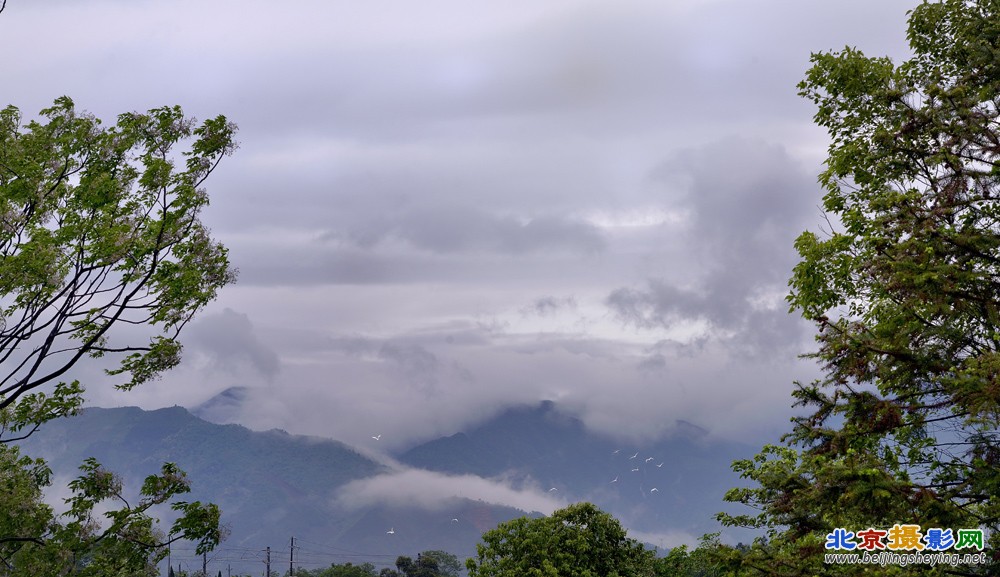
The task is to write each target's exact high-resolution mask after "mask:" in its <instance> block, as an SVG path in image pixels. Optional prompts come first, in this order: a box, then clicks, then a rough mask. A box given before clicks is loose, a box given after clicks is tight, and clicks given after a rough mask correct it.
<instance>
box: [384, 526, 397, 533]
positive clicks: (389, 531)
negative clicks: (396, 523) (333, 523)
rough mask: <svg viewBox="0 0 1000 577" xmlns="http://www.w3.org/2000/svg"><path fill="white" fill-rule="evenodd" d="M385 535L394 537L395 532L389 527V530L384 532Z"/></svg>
mask: <svg viewBox="0 0 1000 577" xmlns="http://www.w3.org/2000/svg"><path fill="white" fill-rule="evenodd" d="M386 534H388V535H395V534H396V530H395V529H393V528H392V527H389V530H388V531H386Z"/></svg>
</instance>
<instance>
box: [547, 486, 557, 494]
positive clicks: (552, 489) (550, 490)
mask: <svg viewBox="0 0 1000 577" xmlns="http://www.w3.org/2000/svg"><path fill="white" fill-rule="evenodd" d="M558 490H559V489H556V488H555V487H552V488H551V489H549V493H551V492H552V491H558Z"/></svg>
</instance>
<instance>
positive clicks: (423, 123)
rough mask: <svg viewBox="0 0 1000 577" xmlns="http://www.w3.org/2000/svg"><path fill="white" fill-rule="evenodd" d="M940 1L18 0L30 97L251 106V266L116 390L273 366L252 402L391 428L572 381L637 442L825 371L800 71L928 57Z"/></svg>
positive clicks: (212, 386)
mask: <svg viewBox="0 0 1000 577" xmlns="http://www.w3.org/2000/svg"><path fill="white" fill-rule="evenodd" d="M914 4H915V2H914V1H913V0H891V1H884V2H867V1H861V0H849V1H842V0H837V1H834V0H821V1H817V2H805V3H803V2H787V1H782V0H765V1H762V2H754V3H748V2H741V1H737V0H719V1H702V0H696V1H690V2H679V3H673V2H658V1H653V0H624V1H621V2H593V1H584V2H579V1H576V0H558V1H554V2H544V3H539V2H530V1H527V0H516V1H513V2H504V3H502V4H493V5H484V4H481V3H468V2H458V1H455V0H433V1H431V2H420V3H398V2H389V1H386V0H373V1H369V2H363V3H359V2H345V1H319V0H292V1H289V2H283V3H280V4H275V3H272V2H261V1H259V0H249V1H247V0H240V1H239V2H237V1H236V0H208V1H203V0H198V1H197V2H195V1H194V0H182V1H179V2H171V3H154V2H132V1H124V0H101V1H97V0H80V1H74V2H64V1H61V0H44V1H41V0H40V1H33V2H10V3H8V6H7V8H6V10H5V11H4V13H3V17H2V18H0V49H2V50H3V51H4V52H5V53H7V54H17V55H18V57H17V58H16V59H8V60H7V61H5V63H4V65H3V66H4V80H5V82H4V86H5V91H4V99H3V100H4V102H3V104H8V103H9V104H13V105H16V106H18V107H20V108H21V110H22V111H23V112H24V114H25V118H26V119H28V118H31V117H32V116H33V115H35V114H36V113H37V111H39V110H40V109H42V108H43V107H45V106H47V105H49V104H50V103H51V102H52V100H53V99H54V98H56V97H58V96H60V95H63V94H67V95H69V96H71V97H72V98H73V99H74V100H75V101H76V103H77V106H78V107H79V108H80V109H83V110H89V111H90V112H92V113H93V114H95V115H96V116H98V117H100V118H103V119H105V120H106V121H112V120H113V119H114V118H115V117H116V115H117V114H119V113H121V112H125V111H130V110H136V109H139V110H144V109H148V108H150V107H155V106H162V105H173V104H179V105H181V106H182V107H183V108H184V109H185V110H186V112H188V113H189V114H191V115H194V116H196V117H199V118H208V117H211V116H214V115H216V114H220V113H222V114H226V115H227V116H228V117H229V118H230V119H231V120H233V121H235V122H236V123H238V124H239V126H240V132H239V135H238V138H239V140H240V144H241V146H240V149H239V150H238V151H237V152H236V154H235V155H234V156H233V157H232V158H227V159H225V161H224V162H223V163H222V165H221V166H220V167H219V170H218V171H217V172H216V173H215V174H213V175H212V177H211V178H210V179H209V181H208V182H207V183H206V187H207V192H208V194H209V195H210V197H211V199H212V205H211V207H210V208H209V209H208V210H207V211H206V212H205V214H204V215H203V216H204V220H205V222H206V224H207V225H208V226H210V227H211V228H212V230H213V233H214V234H215V235H216V236H217V237H218V238H219V239H220V240H222V241H223V242H225V243H226V245H227V246H228V247H229V248H230V250H231V253H230V256H231V258H232V261H233V263H234V265H235V266H236V267H238V268H239V270H240V279H239V282H238V283H237V284H236V285H234V286H232V287H228V288H227V289H226V290H225V291H223V293H222V294H221V295H220V296H219V299H218V301H217V302H215V303H213V305H212V306H211V307H210V308H209V310H207V311H205V313H204V314H202V315H200V316H199V317H197V318H196V320H195V321H194V322H193V323H192V324H191V326H190V327H188V329H189V330H187V331H186V333H185V334H184V335H183V340H184V343H185V351H184V355H185V358H184V362H183V363H182V365H181V366H180V367H179V368H178V369H177V370H174V371H172V372H171V373H170V374H168V375H165V376H164V378H163V379H162V380H161V381H158V382H155V383H150V384H149V385H147V386H144V387H141V388H139V389H137V390H135V391H133V392H131V393H129V394H127V395H123V394H121V392H120V391H117V390H115V389H114V388H113V387H112V386H111V385H112V384H113V382H114V381H113V380H111V379H110V378H108V377H107V376H106V375H104V374H103V373H102V372H101V368H102V367H101V366H100V365H95V364H88V365H80V366H79V367H78V368H77V369H76V370H75V372H74V374H73V375H68V376H69V377H71V378H79V379H80V380H81V381H82V382H83V383H85V384H86V385H87V387H88V395H89V398H90V401H91V403H92V404H93V405H97V406H108V407H115V406H128V405H138V406H141V407H144V408H147V409H156V408H161V407H170V406H173V405H175V404H176V405H182V406H188V407H194V406H197V405H199V404H200V403H203V402H205V401H207V400H208V399H210V398H212V397H214V396H215V395H217V394H218V393H220V392H222V391H224V390H226V389H228V388H229V387H232V386H242V387H246V399H245V402H242V403H240V404H239V407H238V410H234V412H233V413H232V414H231V415H230V419H229V420H230V421H231V422H235V423H240V424H243V425H245V426H247V427H250V428H252V429H256V430H266V429H270V428H274V427H278V428H282V429H285V430H288V431H290V432H292V433H297V434H306V435H319V436H327V437H332V438H337V439H341V440H343V441H345V442H348V443H351V444H353V445H356V446H359V447H365V448H367V449H371V450H373V451H385V450H391V451H396V450H402V449H405V448H409V447H412V446H414V445H415V444H417V443H420V442H423V441H429V440H432V439H435V438H438V437H441V436H449V435H452V434H455V433H456V432H459V431H461V430H463V429H465V428H467V427H469V426H472V425H474V424H476V423H479V422H481V421H482V420H483V419H486V418H489V417H491V416H495V415H497V414H499V413H501V412H502V411H503V410H504V409H505V408H506V407H508V406H512V405H516V404H524V403H527V404H533V403H538V402H540V401H542V400H546V399H552V400H555V401H557V402H558V403H559V406H560V407H562V410H564V411H566V412H567V413H568V414H572V415H574V416H576V417H577V418H579V419H580V420H581V421H582V423H583V424H584V426H585V427H586V429H587V430H588V431H592V432H600V433H602V434H607V435H612V436H616V437H618V438H620V439H626V440H631V441H632V442H639V441H641V440H643V439H646V440H650V439H655V438H659V437H660V436H661V435H663V434H668V433H669V432H670V430H671V428H672V427H673V426H674V424H675V423H676V422H677V421H678V420H683V421H687V422H689V423H693V424H695V425H696V426H699V427H703V428H706V429H708V430H709V431H711V435H713V436H716V437H719V438H724V439H730V440H746V439H754V441H755V442H756V443H758V444H761V443H764V442H769V441H774V440H776V439H777V437H778V436H779V435H780V434H781V433H782V432H784V430H785V429H786V428H787V419H788V417H789V415H790V414H791V412H790V409H789V397H788V393H789V391H790V389H791V387H792V382H793V381H794V380H796V379H798V380H803V381H808V380H809V379H811V378H812V377H813V376H815V375H816V372H817V371H816V368H815V367H814V366H813V365H812V364H810V363H809V362H807V361H803V360H801V359H799V358H798V355H799V354H800V353H803V352H806V351H808V350H809V349H810V348H811V347H812V342H811V338H810V331H809V327H808V326H806V325H804V324H803V323H802V322H801V321H799V320H798V319H797V318H796V317H794V316H790V315H788V314H787V312H786V306H785V303H784V302H783V300H782V297H783V295H784V293H785V290H786V281H787V278H788V276H789V273H790V269H791V267H792V265H793V264H794V262H795V259H796V256H795V253H794V251H793V249H792V241H793V239H794V238H795V237H796V235H798V234H799V233H800V232H801V231H802V230H805V229H814V230H816V229H819V228H821V227H822V226H825V222H824V220H823V217H822V215H821V213H820V211H819V210H818V208H817V206H818V204H819V197H820V191H819V187H818V185H817V184H816V179H815V175H816V174H817V172H818V171H819V170H820V168H821V166H822V165H821V162H822V159H823V156H824V149H825V147H826V138H825V135H824V134H823V133H822V132H821V131H820V130H818V129H817V128H816V127H815V126H814V125H813V123H812V115H813V113H814V111H813V110H812V109H811V106H810V105H809V103H808V102H805V101H804V100H802V99H801V98H799V97H798V96H797V95H796V94H795V92H796V88H795V85H796V83H797V82H798V81H799V80H800V79H801V77H802V75H803V74H804V71H805V70H806V68H807V67H808V61H809V55H810V53H811V52H814V51H820V50H828V49H838V48H841V47H843V46H844V45H851V46H857V47H858V48H860V49H862V50H864V51H866V52H867V53H870V54H878V55H881V54H887V55H889V56H892V57H896V58H898V57H900V56H903V55H904V54H905V52H904V51H905V42H904V32H905V31H904V29H903V26H902V22H903V21H904V18H903V16H904V12H905V11H906V10H907V9H909V8H911V7H912V6H913V5H914ZM40 31H44V33H43V34H42V33H40ZM42 38H44V41H43V40H42ZM377 434H382V435H383V437H382V441H381V442H380V444H378V445H371V444H366V442H367V441H369V440H370V437H371V436H372V435H377Z"/></svg>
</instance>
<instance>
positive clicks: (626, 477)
mask: <svg viewBox="0 0 1000 577" xmlns="http://www.w3.org/2000/svg"><path fill="white" fill-rule="evenodd" d="M240 400H241V394H240V390H239V389H238V388H237V389H233V390H229V391H226V392H224V393H223V394H221V395H220V396H218V397H216V398H214V399H212V400H211V401H209V402H208V403H206V404H205V405H202V406H200V407H195V408H194V409H192V410H191V411H189V410H187V409H185V408H182V407H171V408H165V409H159V410H154V411H144V410H141V409H138V408H135V407H126V408H114V409H101V408H88V409H85V410H83V411H82V412H81V414H79V415H77V416H75V417H71V418H66V419H59V420H56V421H52V422H50V423H47V424H46V426H45V427H44V428H43V429H41V430H39V431H38V432H36V433H35V434H34V435H32V436H31V437H30V438H29V439H27V440H26V441H24V442H22V446H23V448H24V450H25V452H27V453H28V454H30V455H32V456H40V457H44V458H46V459H47V460H48V461H49V463H50V465H51V466H52V468H53V471H54V472H55V475H56V477H57V482H56V483H55V484H54V487H53V488H54V489H56V490H58V489H59V488H60V487H64V486H65V484H66V483H65V481H66V480H68V478H69V477H71V476H73V475H74V470H75V468H76V467H78V466H79V464H80V463H82V462H83V460H84V459H86V458H88V457H95V458H96V459H97V460H98V461H99V462H101V463H102V464H103V465H104V466H106V467H107V468H108V469H109V470H112V471H115V472H116V473H118V474H120V475H121V476H122V478H123V479H124V480H125V481H126V486H127V487H131V488H132V490H136V489H137V487H138V486H139V484H140V483H141V481H142V479H144V478H145V476H146V475H149V474H152V473H155V472H157V471H158V469H159V466H160V464H162V463H163V462H166V461H171V462H174V463H176V464H178V465H179V466H180V467H181V468H182V469H184V470H185V471H186V472H187V474H188V476H189V478H190V479H191V481H192V493H191V495H190V496H189V498H190V499H192V500H194V499H198V500H203V501H211V502H214V503H216V504H218V505H219V506H220V508H221V509H222V511H223V520H224V522H225V523H226V524H227V526H228V527H229V529H230V535H229V537H228V539H227V540H226V541H225V542H224V543H223V544H222V546H221V547H220V548H219V549H217V550H216V551H215V552H214V553H213V554H211V555H210V562H211V564H212V566H213V567H217V568H218V569H221V570H223V571H224V572H225V571H226V570H227V569H229V570H231V571H233V572H234V573H235V572H247V573H249V574H259V573H260V572H261V570H262V567H263V564H262V561H263V560H264V558H265V555H266V553H265V551H266V549H267V548H268V547H270V548H271V558H272V563H274V564H275V566H277V567H287V566H288V565H287V564H288V561H289V550H290V547H291V543H292V541H291V539H292V537H294V538H295V549H294V550H293V557H294V559H295V563H296V565H297V566H302V567H310V568H315V567H322V566H327V565H329V564H330V563H334V562H336V563H343V562H346V561H352V562H354V563H361V562H366V561H367V562H372V563H374V564H375V565H376V566H391V565H392V564H393V562H394V560H395V558H396V556H397V555H409V556H415V555H416V554H417V553H418V552H420V551H425V550H430V549H437V550H444V551H448V552H451V553H453V554H455V555H457V556H458V557H459V558H464V557H467V556H471V555H474V554H475V545H476V543H477V542H478V540H479V537H480V535H481V534H482V532H483V531H485V530H488V529H490V528H492V527H494V526H496V524H497V523H499V522H501V521H504V520H507V519H511V518H514V517H518V516H521V515H524V514H534V515H537V514H540V513H538V510H535V509H536V506H537V509H542V508H544V507H545V506H546V504H552V503H555V504H560V503H569V502H576V501H582V500H587V501H591V502H594V503H595V504H597V505H598V506H599V507H601V508H602V509H604V510H605V511H608V512H609V513H611V514H613V515H615V516H616V517H617V518H618V519H620V520H621V521H622V522H623V524H624V525H626V526H627V527H628V528H629V530H630V534H633V535H634V536H636V537H637V538H640V539H642V540H644V541H646V542H649V543H653V544H656V545H658V546H659V547H660V548H661V549H663V548H665V547H667V546H670V545H671V544H676V542H678V541H687V542H690V541H692V540H693V539H695V538H697V537H698V536H700V535H701V534H703V533H706V532H711V531H716V530H718V525H717V523H715V522H714V521H713V515H714V513H715V512H717V511H719V510H721V509H723V503H722V495H723V493H724V492H725V491H726V490H727V489H728V488H731V487H734V486H737V485H738V479H737V478H736V476H735V474H734V473H732V472H731V470H730V469H729V463H730V462H731V461H732V460H734V459H737V458H746V457H749V456H750V455H752V454H753V453H754V450H753V448H752V447H748V446H743V445H739V444H736V443H729V442H722V441H718V440H712V439H711V438H710V436H709V435H708V434H707V432H706V431H704V430H702V429H699V428H698V427H696V426H694V425H691V424H686V423H679V426H678V427H677V432H676V433H675V434H673V435H672V436H671V437H669V438H665V439H661V440H658V441H655V442H649V443H623V442H621V441H617V440H615V439H612V438H610V437H607V436H603V435H600V434H596V433H593V432H591V431H589V430H587V429H586V428H585V427H584V426H583V424H582V423H581V422H580V421H579V420H578V419H576V418H574V417H572V416H569V415H567V414H565V413H563V412H561V411H560V410H559V407H558V406H557V405H556V404H555V403H552V402H544V403H541V404H539V405H536V406H516V407H510V408H508V409H507V410H505V411H503V412H502V413H500V414H498V415H497V416H495V417H493V418H491V419H489V420H487V421H485V422H482V423H480V424H479V425H477V426H475V427H470V428H468V429H467V430H465V431H463V432H460V433H457V434H455V435H452V436H449V437H443V438H439V439H435V440H432V441H429V442H426V443H422V444H420V445H417V446H415V447H412V448H409V449H407V450H405V451H403V452H401V453H399V454H395V455H384V456H379V455H370V454H363V453H362V452H361V451H359V450H357V449H355V448H352V447H350V446H348V445H345V444H343V443H340V442H338V441H335V440H331V439H319V438H315V437H305V436H298V435H290V434H288V433H286V432H284V431H281V430H271V431H251V430H249V429H247V428H245V427H243V426H240V425H234V424H217V423H212V422H209V421H208V420H205V419H204V418H201V417H199V416H197V414H200V415H203V416H206V417H213V416H214V417H219V416H220V415H221V414H222V413H225V412H226V411H225V409H226V407H227V406H228V405H232V404H233V403H239V402H240ZM195 413H197V414H195ZM429 494H430V495H433V497H428V495H429ZM59 496H65V495H56V494H53V495H51V496H50V497H51V498H53V499H57V498H58V497H59ZM164 516H168V514H166V513H165V514H164ZM171 557H172V563H173V564H174V566H175V567H177V566H178V563H185V564H187V563H191V564H192V565H191V566H195V565H197V566H199V567H200V562H201V561H200V559H195V558H194V554H193V547H190V546H184V545H183V544H180V545H178V546H176V547H175V548H174V549H173V550H172V551H171ZM282 563H284V565H282ZM185 566H186V565H185ZM215 570H216V569H212V571H213V572H214V571H215ZM282 572H284V570H282Z"/></svg>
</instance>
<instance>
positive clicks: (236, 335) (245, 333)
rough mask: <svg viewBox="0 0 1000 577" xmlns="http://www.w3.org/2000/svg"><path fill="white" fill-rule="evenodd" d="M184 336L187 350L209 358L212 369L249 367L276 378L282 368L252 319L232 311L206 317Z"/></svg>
mask: <svg viewBox="0 0 1000 577" xmlns="http://www.w3.org/2000/svg"><path fill="white" fill-rule="evenodd" d="M184 335H185V336H184V345H185V349H186V350H187V351H188V352H194V353H196V354H202V355H205V356H207V357H208V358H209V359H210V360H209V363H210V365H211V368H212V369H215V370H223V371H228V372H231V373H236V372H238V371H239V370H240V367H241V366H243V365H249V366H250V367H251V368H253V369H254V370H255V371H257V372H258V373H260V374H261V375H263V376H264V377H266V378H267V379H273V378H274V377H275V375H277V374H278V371H279V370H280V368H281V362H280V360H279V358H278V354H277V353H275V352H274V350H272V349H271V348H269V347H268V346H266V345H264V344H263V343H262V342H261V341H260V340H259V339H258V338H257V335H256V334H255V332H254V328H253V325H252V324H251V323H250V317H248V316H247V315H246V314H243V313H238V312H236V311H234V310H232V309H229V308H226V309H223V311H222V312H221V313H216V314H211V315H203V316H202V317H201V318H199V319H198V321H197V322H195V323H194V324H193V325H192V326H191V327H190V329H189V330H188V331H187V332H186V333H185V334H184Z"/></svg>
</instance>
